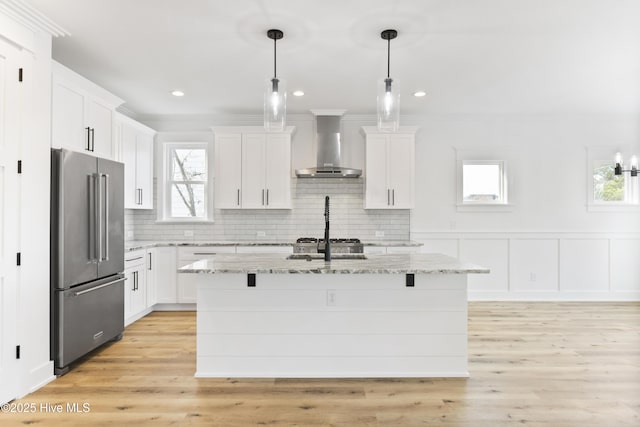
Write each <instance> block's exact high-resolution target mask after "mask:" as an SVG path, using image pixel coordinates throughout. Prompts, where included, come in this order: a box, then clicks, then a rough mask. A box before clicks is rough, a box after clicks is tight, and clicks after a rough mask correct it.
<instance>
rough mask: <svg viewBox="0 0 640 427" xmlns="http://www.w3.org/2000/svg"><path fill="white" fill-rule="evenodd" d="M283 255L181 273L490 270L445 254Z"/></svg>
mask: <svg viewBox="0 0 640 427" xmlns="http://www.w3.org/2000/svg"><path fill="white" fill-rule="evenodd" d="M286 257H287V255H283V254H251V255H250V256H247V255H246V254H219V255H216V256H215V257H212V258H208V259H203V260H199V261H196V262H194V263H192V264H189V265H186V266H184V267H182V268H180V269H179V270H178V272H179V273H199V274H221V273H258V274H469V273H489V269H487V268H484V267H480V266H477V265H474V264H468V263H462V262H459V261H458V260H456V259H455V258H452V257H449V256H446V255H442V254H386V255H376V254H371V255H366V259H358V260H345V259H339V255H336V256H334V258H335V259H332V260H331V261H329V262H325V261H324V260H323V259H313V260H311V261H307V260H288V259H286Z"/></svg>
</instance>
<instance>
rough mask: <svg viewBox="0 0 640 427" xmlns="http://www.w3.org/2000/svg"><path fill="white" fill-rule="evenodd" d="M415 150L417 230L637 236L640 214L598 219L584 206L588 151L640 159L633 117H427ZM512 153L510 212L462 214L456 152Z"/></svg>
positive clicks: (639, 125)
mask: <svg viewBox="0 0 640 427" xmlns="http://www.w3.org/2000/svg"><path fill="white" fill-rule="evenodd" d="M406 122H408V123H405V124H412V125H417V126H420V131H419V132H418V135H417V139H416V140H417V146H416V157H417V158H416V165H417V167H416V173H417V175H416V193H417V194H416V209H415V210H414V215H413V217H412V230H415V231H434V230H437V231H443V230H456V231H468V230H482V231H487V230H491V231H523V230H525V231H617V232H630V231H640V211H639V210H635V211H628V212H613V213H612V212H608V213H601V212H598V213H595V212H588V211H587V209H586V204H587V157H586V156H587V153H586V148H587V147H593V146H610V147H611V148H612V152H615V151H616V150H622V151H626V152H635V153H637V154H640V117H635V116H558V115H556V116H517V115H513V116H510V115H502V116H428V117H423V118H416V117H410V118H407V120H406ZM478 147H480V148H484V147H509V151H510V153H509V154H510V157H511V159H512V160H511V162H510V163H509V168H510V169H511V173H512V180H511V182H509V199H510V201H511V202H512V203H513V204H514V206H513V209H512V211H511V212H499V213H496V212H491V213H477V212H458V211H457V209H456V168H455V161H456V153H455V148H478Z"/></svg>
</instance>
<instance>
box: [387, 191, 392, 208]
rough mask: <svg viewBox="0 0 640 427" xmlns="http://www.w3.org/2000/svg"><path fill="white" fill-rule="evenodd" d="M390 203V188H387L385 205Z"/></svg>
mask: <svg viewBox="0 0 640 427" xmlns="http://www.w3.org/2000/svg"><path fill="white" fill-rule="evenodd" d="M390 204H391V190H389V189H388V188H387V206H389V205H390Z"/></svg>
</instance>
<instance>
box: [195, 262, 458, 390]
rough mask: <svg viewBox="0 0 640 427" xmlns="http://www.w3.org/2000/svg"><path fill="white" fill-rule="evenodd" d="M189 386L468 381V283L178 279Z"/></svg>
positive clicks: (375, 277) (387, 278)
mask: <svg viewBox="0 0 640 427" xmlns="http://www.w3.org/2000/svg"><path fill="white" fill-rule="evenodd" d="M184 273H185V275H186V276H187V280H188V281H190V282H191V284H192V286H196V287H197V290H198V304H197V310H198V313H197V319H198V320H197V371H196V377H256V378H259V377H263V378H264V377H269V378H271V377H282V378H284V377H288V378H291V377H296V378H312V377H327V378H336V377H467V376H468V375H469V373H468V371H467V274H415V275H414V276H413V277H414V279H415V282H414V286H413V287H408V286H407V275H406V274H379V273H376V274H256V275H255V276H254V277H255V287H250V286H248V279H249V275H248V274H247V273H216V274H205V273H202V272H200V273H199V274H198V273H195V272H186V271H185V272H184Z"/></svg>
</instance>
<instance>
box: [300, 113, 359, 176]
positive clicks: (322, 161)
mask: <svg viewBox="0 0 640 427" xmlns="http://www.w3.org/2000/svg"><path fill="white" fill-rule="evenodd" d="M312 113H313V114H314V115H315V116H316V129H317V133H316V143H317V146H318V153H317V163H316V167H314V168H313V167H312V168H307V169H296V176H297V177H298V178H357V177H359V176H360V175H361V174H362V170H360V169H353V168H346V167H342V166H341V161H340V160H341V159H340V154H341V138H340V119H341V116H342V113H344V111H341V112H339V113H336V112H335V110H334V111H333V114H331V112H324V111H312Z"/></svg>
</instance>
